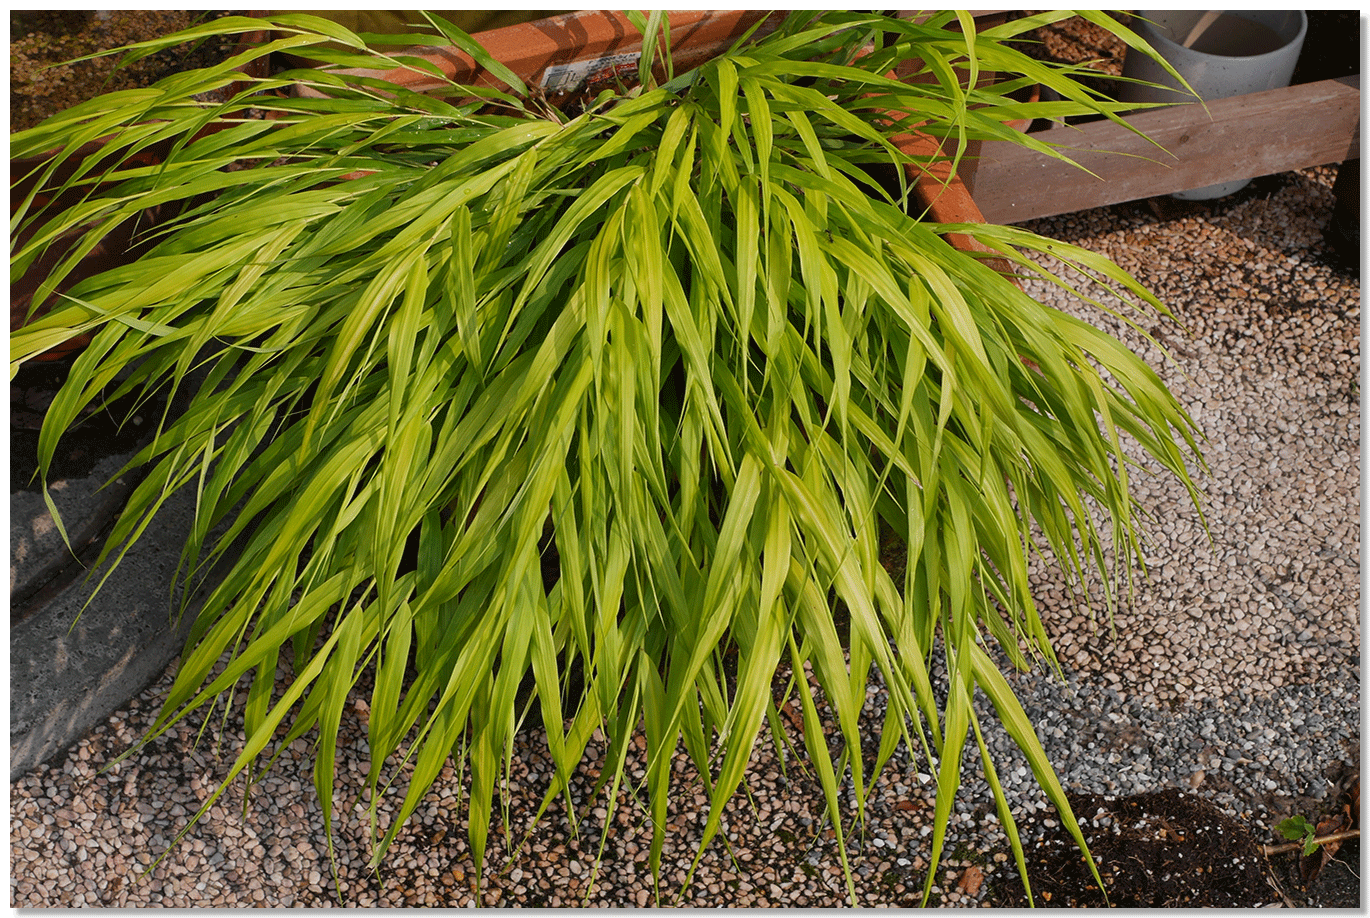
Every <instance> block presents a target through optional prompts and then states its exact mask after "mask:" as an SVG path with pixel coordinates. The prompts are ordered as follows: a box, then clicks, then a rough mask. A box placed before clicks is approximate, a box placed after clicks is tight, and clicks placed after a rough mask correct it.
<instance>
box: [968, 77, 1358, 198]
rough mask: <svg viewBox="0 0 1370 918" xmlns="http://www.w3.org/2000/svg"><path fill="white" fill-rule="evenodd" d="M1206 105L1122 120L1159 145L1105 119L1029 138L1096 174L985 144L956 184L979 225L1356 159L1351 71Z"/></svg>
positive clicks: (1355, 81)
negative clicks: (969, 198)
mask: <svg viewBox="0 0 1370 918" xmlns="http://www.w3.org/2000/svg"><path fill="white" fill-rule="evenodd" d="M1208 109H1209V111H1208V112H1207V113H1206V112H1205V111H1204V110H1203V108H1202V107H1201V106H1199V105H1197V104H1193V105H1177V106H1170V107H1167V108H1163V109H1154V110H1151V111H1146V112H1138V113H1136V114H1134V115H1129V116H1128V119H1127V120H1128V123H1129V124H1130V125H1132V126H1134V127H1136V128H1137V129H1138V130H1140V131H1142V132H1143V133H1144V134H1146V135H1147V136H1148V137H1150V138H1151V139H1152V140H1155V141H1156V142H1157V143H1159V144H1160V145H1161V147H1162V148H1163V149H1157V148H1156V147H1155V146H1154V145H1152V144H1151V143H1149V142H1147V141H1146V140H1144V139H1142V138H1140V137H1138V136H1137V135H1135V134H1133V133H1132V132H1131V131H1129V130H1128V129H1127V128H1125V127H1123V126H1121V125H1116V124H1113V123H1112V122H1109V121H1097V122H1092V123H1090V124H1086V125H1081V126H1079V127H1054V128H1052V129H1050V130H1048V131H1042V132H1039V133H1037V134H1035V135H1033V136H1035V137H1036V138H1038V139H1041V140H1044V141H1046V142H1048V143H1054V144H1059V145H1061V146H1062V147H1063V148H1064V149H1063V152H1064V153H1066V155H1068V156H1070V157H1071V158H1072V159H1074V160H1075V161H1076V162H1077V163H1079V164H1080V165H1081V166H1084V167H1085V168H1086V169H1088V170H1089V171H1090V172H1093V173H1094V175H1090V174H1089V173H1087V172H1084V171H1081V170H1080V169H1078V168H1076V167H1074V166H1071V165H1069V164H1066V163H1062V162H1060V161H1059V160H1055V159H1052V158H1051V157H1048V156H1043V155H1042V154H1040V153H1035V152H1033V151H1031V150H1025V149H1022V148H1021V147H1018V146H1015V145H1014V144H1012V143H1008V142H1005V141H990V142H986V143H984V144H981V145H980V149H979V150H978V151H977V150H975V149H973V148H968V149H967V153H968V154H970V155H975V154H976V153H977V152H978V159H977V160H976V161H975V162H974V163H973V164H965V165H963V167H962V178H963V179H964V180H965V182H966V185H967V186H968V187H969V188H970V189H971V193H972V194H973V195H974V196H975V201H976V203H977V204H979V206H980V210H981V211H983V212H984V215H985V219H987V220H989V221H990V222H992V223H1018V222H1021V221H1023V220H1031V219H1035V218H1037V217H1048V216H1052V215H1054V214H1063V213H1071V212H1073V211H1077V210H1086V209H1088V208H1091V207H1102V206H1104V205H1107V204H1117V203H1120V202H1123V201H1135V200H1139V199H1141V198H1148V197H1153V196H1155V195H1160V194H1170V193H1172V192H1176V191H1186V190H1188V189H1191V188H1201V187H1203V186H1205V185H1212V184H1216V183H1218V182H1228V181H1235V180H1237V179H1243V178H1255V177H1256V176H1261V175H1272V174H1274V173H1277V172H1288V171H1290V170H1291V169H1303V168H1307V167H1309V166H1320V165H1323V164H1326V163H1339V162H1343V161H1345V160H1348V159H1353V158H1355V157H1357V156H1359V155H1360V76H1359V75H1356V76H1350V77H1342V78H1340V79H1335V80H1323V81H1321V82H1317V83H1304V84H1301V85H1298V86H1290V87H1286V88H1284V89H1272V90H1269V91H1266V92H1259V93H1251V94H1249V95H1245V96H1236V97H1233V98H1229V99H1218V100H1215V101H1213V102H1210V103H1208ZM1210 114H1211V119H1210ZM1166 151H1168V152H1166ZM1120 154H1123V155H1120ZM1128 154H1130V155H1128ZM1096 176H1097V177H1096Z"/></svg>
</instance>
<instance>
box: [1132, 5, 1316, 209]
mask: <svg viewBox="0 0 1370 918" xmlns="http://www.w3.org/2000/svg"><path fill="white" fill-rule="evenodd" d="M1136 16H1137V20H1136V21H1135V22H1134V24H1133V26H1134V28H1135V29H1136V31H1137V33H1138V34H1139V35H1141V36H1142V38H1144V39H1146V41H1147V42H1148V43H1149V44H1150V45H1151V46H1152V47H1153V48H1155V49H1156V50H1157V51H1158V52H1159V53H1160V54H1161V56H1162V57H1164V58H1165V59H1166V60H1167V61H1169V62H1170V65H1171V66H1172V67H1174V68H1175V69H1176V70H1178V71H1179V72H1180V75H1181V76H1183V77H1184V78H1185V79H1186V80H1187V81H1188V82H1189V85H1190V86H1192V87H1193V88H1194V91H1195V92H1196V93H1198V94H1199V98H1201V99H1203V100H1204V101H1206V102H1207V101H1211V100H1213V99H1225V98H1228V97H1229V96H1242V95H1246V94H1248V93H1253V92H1263V91H1265V90H1268V89H1279V88H1281V87H1283V86H1288V85H1289V79H1290V77H1292V76H1293V74H1294V67H1295V65H1296V64H1298V62H1299V52H1300V51H1302V50H1303V38H1304V35H1305V34H1307V32H1308V17H1307V15H1305V14H1304V12H1303V11H1302V10H1207V11H1206V10H1138V11H1137V13H1136ZM1123 76H1125V77H1129V78H1136V79H1139V80H1145V81H1147V82H1149V83H1157V84H1160V86H1161V87H1171V88H1169V89H1166V88H1159V87H1158V88H1153V87H1147V86H1138V85H1136V84H1131V83H1124V84H1123V88H1122V90H1121V95H1122V97H1123V99H1124V101H1129V102H1182V101H1185V100H1186V99H1191V100H1192V98H1193V97H1192V96H1189V95H1188V94H1187V93H1183V94H1182V93H1181V91H1180V84H1179V83H1177V82H1176V81H1175V78H1174V77H1172V76H1171V75H1170V74H1168V73H1166V72H1165V71H1164V70H1163V69H1162V68H1161V67H1160V65H1159V64H1157V63H1156V62H1155V61H1153V60H1151V59H1150V58H1148V57H1146V56H1145V55H1142V54H1128V55H1127V57H1126V58H1125V60H1124V62H1123ZM1249 181H1250V179H1239V180H1237V181H1232V182H1221V183H1219V184H1217V185H1207V186H1205V187H1203V188H1194V189H1191V190H1189V191H1181V192H1178V193H1176V194H1174V195H1172V197H1175V198H1180V199H1183V200H1208V199H1210V198H1221V197H1223V196H1225V195H1229V194H1232V193H1233V192H1234V191H1238V190H1240V189H1241V188H1243V187H1245V185H1246V184H1247V183H1248V182H1249Z"/></svg>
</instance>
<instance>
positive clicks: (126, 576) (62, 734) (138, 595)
mask: <svg viewBox="0 0 1370 918" xmlns="http://www.w3.org/2000/svg"><path fill="white" fill-rule="evenodd" d="M102 480H103V479H102ZM12 499H13V495H12ZM38 499H39V500H40V501H41V499H42V498H41V497H39V498H38ZM194 509H195V493H194V489H193V488H187V489H183V490H182V491H181V492H180V493H178V494H176V495H174V496H173V497H172V498H171V499H170V500H168V501H167V503H166V504H164V505H163V507H162V509H161V510H160V512H159V513H158V514H157V516H156V518H155V519H154V520H153V521H152V523H151V524H150V525H149V527H148V529H147V531H146V532H145V533H144V534H143V537H142V538H141V539H140V540H139V541H138V543H137V545H136V546H135V547H134V549H133V550H131V551H130V552H129V553H128V555H127V556H126V557H125V558H124V559H123V561H122V562H120V563H119V564H118V566H117V567H115V569H114V572H113V574H112V575H111V576H110V578H109V579H108V580H107V581H105V583H104V585H103V586H101V587H100V589H99V592H98V594H96V596H95V600H94V601H93V602H91V603H90V604H89V606H86V602H87V600H89V599H90V597H91V595H92V593H93V592H94V591H95V588H96V585H97V584H98V583H99V579H100V577H102V576H103V575H104V573H105V572H106V570H107V569H108V567H109V564H110V563H111V562H106V565H105V566H104V567H102V568H101V569H100V570H99V571H97V572H96V574H95V576H94V577H86V576H84V575H82V576H80V577H78V578H76V579H75V580H74V581H73V582H72V583H71V584H69V585H68V586H67V587H66V588H65V589H63V590H61V591H60V592H58V593H57V594H56V595H54V596H52V597H50V598H49V599H48V601H46V602H45V603H44V604H43V605H42V607H41V608H40V609H39V610H38V611H37V612H35V613H34V614H32V615H30V616H29V617H28V618H26V619H24V620H23V621H22V622H20V623H19V624H17V625H15V626H14V627H12V628H11V629H10V780H11V781H13V780H15V779H16V778H18V777H20V776H21V775H23V774H24V773H25V772H27V771H28V770H30V769H32V768H34V767H35V766H37V765H39V764H41V763H43V762H46V761H48V760H49V759H51V758H53V757H54V756H56V755H58V754H59V753H61V752H62V751H64V750H65V749H66V748H67V747H69V746H70V745H72V744H73V743H75V742H76V741H77V740H78V739H80V737H81V736H83V735H84V734H85V733H86V732H87V731H88V730H90V729H91V728H92V727H93V726H95V725H96V724H97V723H99V722H100V721H101V720H103V719H104V718H106V717H108V716H109V715H110V714H111V713H112V712H113V711H115V710H116V709H118V708H119V707H121V706H122V705H123V704H124V703H126V702H127V701H128V700H129V699H130V698H132V697H133V696H134V695H136V694H137V693H138V692H140V691H141V690H142V689H143V688H145V687H146V686H147V685H148V684H149V683H151V682H152V681H153V680H154V679H155V678H156V677H157V676H159V675H160V674H161V673H162V672H163V671H164V670H165V669H166V667H167V665H168V664H169V663H170V662H171V660H172V659H173V658H174V657H175V656H176V655H177V654H178V653H179V652H180V650H181V647H182V645H183V643H184V637H185V632H186V631H187V630H188V629H189V627H190V623H191V622H192V621H193V614H191V612H187V614H186V616H185V620H184V622H183V623H182V627H181V628H180V629H179V630H178V629H177V628H175V627H173V623H172V620H171V619H172V613H173V607H172V602H171V593H170V587H171V583H172V578H173V576H174V575H175V573H176V564H177V561H178V559H179V557H180V553H181V549H182V547H183V546H184V545H185V539H186V535H187V534H188V533H189V531H190V527H191V521H192V519H193V516H194ZM25 524H28V525H31V521H28V522H27V523H23V524H21V525H25ZM14 536H15V533H13V532H12V533H11V538H12V547H11V551H13V538H14ZM11 577H13V574H11ZM83 606H85V608H84V611H83V609H82V607H83Z"/></svg>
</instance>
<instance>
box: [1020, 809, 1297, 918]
mask: <svg viewBox="0 0 1370 918" xmlns="http://www.w3.org/2000/svg"><path fill="white" fill-rule="evenodd" d="M1067 796H1068V797H1069V800H1070V806H1071V809H1072V810H1073V811H1074V812H1075V815H1076V817H1077V818H1078V819H1079V820H1080V828H1081V830H1082V831H1083V832H1084V836H1085V841H1086V843H1087V844H1088V845H1089V850H1090V853H1091V854H1092V855H1093V856H1094V861H1095V864H1096V865H1097V866H1098V870H1099V875H1100V877H1102V879H1103V881H1104V891H1103V892H1101V891H1100V889H1099V886H1098V884H1097V883H1096V882H1095V880H1094V877H1093V874H1092V873H1091V872H1090V870H1089V866H1088V865H1087V864H1086V863H1085V861H1084V858H1083V857H1082V856H1081V855H1080V852H1079V849H1078V848H1077V847H1076V845H1075V841H1074V839H1073V838H1071V836H1070V835H1069V833H1068V832H1067V831H1066V830H1065V828H1064V827H1063V826H1059V825H1058V826H1056V827H1055V828H1053V829H1052V830H1051V831H1050V832H1048V833H1047V835H1046V836H1045V837H1044V838H1043V839H1042V840H1041V841H1040V842H1039V843H1038V844H1037V845H1036V846H1034V847H1031V848H1029V850H1028V851H1027V867H1028V876H1029V879H1030V880H1031V883H1032V891H1033V895H1034V897H1035V898H1036V900H1037V904H1038V905H1042V906H1046V907H1049V908H1102V907H1106V906H1108V905H1112V906H1113V907H1116V908H1251V907H1255V906H1260V905H1268V904H1270V903H1272V902H1279V901H1280V893H1279V891H1278V890H1277V889H1276V888H1275V887H1274V885H1273V884H1272V883H1271V881H1270V878H1269V873H1268V870H1267V867H1266V858H1265V855H1264V853H1263V852H1262V851H1261V847H1260V845H1259V844H1258V843H1257V841H1256V840H1255V839H1254V838H1253V837H1252V835H1251V833H1250V832H1249V831H1248V830H1247V829H1246V828H1245V827H1244V826H1242V825H1241V824H1240V823H1238V822H1237V821H1235V820H1234V819H1232V818H1231V817H1229V816H1227V815H1225V814H1224V813H1223V812H1222V811H1220V810H1219V809H1218V808H1217V807H1215V806H1213V805H1212V804H1211V803H1209V802H1207V801H1206V800H1203V799H1202V798H1200V797H1196V796H1194V795H1192V794H1187V793H1185V792H1183V791H1180V790H1178V789H1173V788H1172V789H1170V790H1164V791H1159V792H1156V793H1150V794H1137V795H1134V796H1131V797H1103V796H1098V795H1095V794H1069V795H1067ZM1005 893H1006V897H1008V898H1012V897H1013V896H1014V892H1013V891H1012V890H1005ZM1104 893H1106V894H1107V899H1105V895H1104ZM1016 897H1017V899H1018V901H1010V902H1005V903H1003V904H1005V905H1011V906H1022V905H1026V900H1025V899H1024V898H1023V897H1022V892H1021V890H1019V891H1018V892H1017V894H1016Z"/></svg>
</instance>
